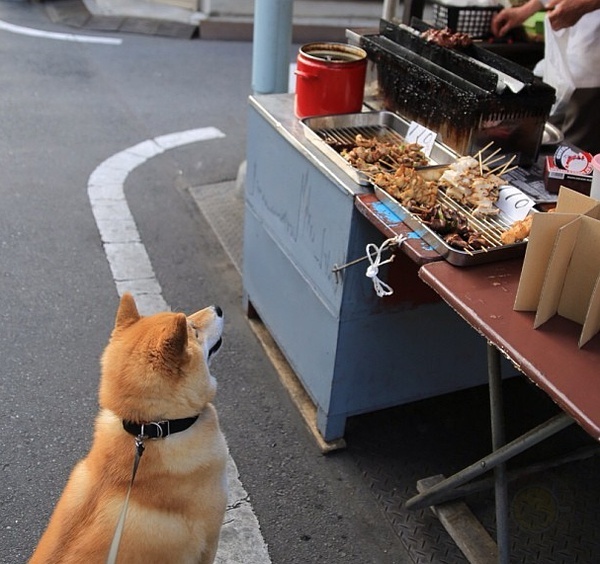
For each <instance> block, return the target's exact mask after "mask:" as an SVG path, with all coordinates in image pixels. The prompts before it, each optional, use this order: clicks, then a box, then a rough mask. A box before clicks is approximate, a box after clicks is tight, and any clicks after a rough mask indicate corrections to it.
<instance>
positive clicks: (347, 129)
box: [301, 112, 458, 186]
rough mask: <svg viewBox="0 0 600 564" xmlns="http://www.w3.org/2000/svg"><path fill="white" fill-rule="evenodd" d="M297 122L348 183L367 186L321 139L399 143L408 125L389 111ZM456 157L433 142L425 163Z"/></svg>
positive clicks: (364, 177) (364, 178)
mask: <svg viewBox="0 0 600 564" xmlns="http://www.w3.org/2000/svg"><path fill="white" fill-rule="evenodd" d="M301 123H302V125H303V126H304V133H305V136H306V139H308V140H309V141H310V142H311V143H313V145H314V146H315V147H317V148H318V149H319V150H320V151H321V152H322V153H323V154H324V155H326V156H327V157H328V158H329V159H330V160H332V161H333V162H335V163H336V164H337V166H339V167H340V168H342V169H343V170H344V171H345V172H346V174H348V176H350V177H351V178H352V180H354V181H355V182H356V183H358V184H361V185H363V186H369V185H371V181H370V180H369V177H368V176H367V175H366V174H365V173H364V172H362V171H360V170H358V169H356V168H354V167H353V166H352V165H351V164H350V163H349V162H348V161H347V160H346V159H344V157H342V155H341V154H340V153H339V152H338V151H336V150H335V149H334V148H333V147H332V146H331V145H330V144H329V143H327V142H326V141H325V139H332V140H335V141H338V142H340V144H343V143H344V142H345V143H348V141H347V140H348V139H354V137H355V136H356V135H357V134H359V133H360V134H361V135H363V136H364V137H380V138H384V139H392V140H394V141H397V142H399V143H400V142H402V141H404V139H405V137H406V135H407V133H408V128H409V126H410V122H408V121H407V120H405V119H403V118H401V117H400V116H399V115H397V114H395V113H393V112H361V113H356V114H338V115H329V116H315V117H308V118H304V119H302V120H301ZM457 157H458V155H457V154H456V153H455V152H454V151H453V150H452V149H450V148H449V147H446V146H445V145H442V144H441V143H437V142H436V143H435V144H434V146H433V149H432V151H431V154H430V155H429V160H430V161H431V165H432V166H435V165H440V164H450V163H452V162H454V161H455V160H456V159H457Z"/></svg>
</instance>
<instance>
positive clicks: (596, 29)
mask: <svg viewBox="0 0 600 564" xmlns="http://www.w3.org/2000/svg"><path fill="white" fill-rule="evenodd" d="M544 33H545V35H544V37H545V41H546V47H545V55H544V64H543V74H542V77H543V80H544V82H546V83H548V84H549V85H550V86H553V87H554V88H555V89H556V102H555V104H554V106H553V108H552V112H551V113H552V114H555V113H560V111H561V109H562V107H563V106H564V104H566V103H567V101H568V100H569V98H570V97H571V95H572V94H573V91H574V90H575V89H576V88H596V87H600V10H595V11H593V12H590V13H588V14H585V15H584V16H582V18H581V19H580V20H579V21H578V22H577V23H576V24H575V25H574V26H572V27H569V28H565V29H561V30H559V31H554V30H553V29H552V28H551V27H550V23H549V21H548V18H546V19H545V20H544Z"/></svg>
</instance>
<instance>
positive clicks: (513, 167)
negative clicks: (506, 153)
mask: <svg viewBox="0 0 600 564" xmlns="http://www.w3.org/2000/svg"><path fill="white" fill-rule="evenodd" d="M517 168H519V165H515V166H511V167H510V168H507V169H506V170H503V171H502V172H501V173H500V174H501V175H502V174H506V173H508V172H511V171H512V170H515V169H517Z"/></svg>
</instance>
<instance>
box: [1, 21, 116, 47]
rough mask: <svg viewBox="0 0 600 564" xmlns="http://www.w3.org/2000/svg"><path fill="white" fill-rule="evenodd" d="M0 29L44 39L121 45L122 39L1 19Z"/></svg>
mask: <svg viewBox="0 0 600 564" xmlns="http://www.w3.org/2000/svg"><path fill="white" fill-rule="evenodd" d="M0 29H2V30H4V31H10V32H11V33H18V34H19V35H28V36H29V37H42V38H44V39H58V40H60V41H76V42H78V43H97V44H103V45H121V43H123V40H122V39H116V38H113V37H97V36H93V35H76V34H74V33H57V32H54V31H43V30H40V29H34V28H32V27H22V26H20V25H14V24H11V23H8V22H5V21H2V20H0Z"/></svg>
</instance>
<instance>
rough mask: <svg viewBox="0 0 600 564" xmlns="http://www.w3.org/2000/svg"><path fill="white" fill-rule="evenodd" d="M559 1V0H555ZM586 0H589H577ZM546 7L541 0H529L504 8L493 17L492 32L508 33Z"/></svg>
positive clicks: (496, 33) (496, 34)
mask: <svg viewBox="0 0 600 564" xmlns="http://www.w3.org/2000/svg"><path fill="white" fill-rule="evenodd" d="M555 1H559V0H555ZM576 1H581V2H585V1H587V0H576ZM594 1H600V0H594ZM543 8H544V6H543V4H542V2H541V1H540V0H528V1H527V2H525V4H522V5H521V6H515V7H513V8H504V9H503V10H500V12H498V13H497V14H496V15H495V16H494V17H493V18H492V33H493V34H494V35H495V36H496V37H502V36H503V35H506V34H507V33H508V32H509V31H510V30H511V29H513V28H515V27H517V26H520V25H521V24H522V23H523V22H524V21H525V20H526V19H527V18H528V17H530V16H533V14H535V13H536V12H539V11H540V10H542V9H543Z"/></svg>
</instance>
